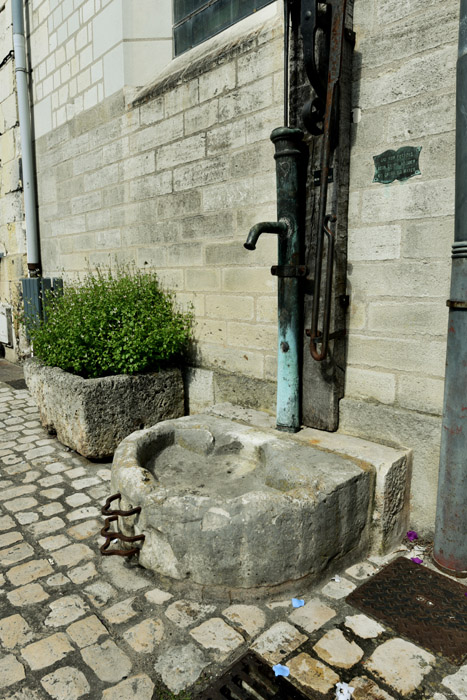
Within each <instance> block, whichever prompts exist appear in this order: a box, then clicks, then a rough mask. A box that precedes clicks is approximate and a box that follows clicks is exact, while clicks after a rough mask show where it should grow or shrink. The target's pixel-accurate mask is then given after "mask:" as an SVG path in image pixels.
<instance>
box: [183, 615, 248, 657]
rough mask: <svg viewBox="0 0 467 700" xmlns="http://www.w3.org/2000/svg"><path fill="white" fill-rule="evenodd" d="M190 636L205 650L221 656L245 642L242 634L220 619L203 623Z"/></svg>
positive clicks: (212, 619) (215, 618) (216, 618)
mask: <svg viewBox="0 0 467 700" xmlns="http://www.w3.org/2000/svg"><path fill="white" fill-rule="evenodd" d="M190 634H191V636H192V637H193V639H196V641H197V642H198V644H201V646H202V647H204V648H205V649H214V650H215V651H217V652H220V653H221V654H228V653H230V652H231V651H233V650H234V649H236V648H237V647H238V646H240V645H241V644H243V642H244V641H245V640H244V639H243V637H242V635H241V634H239V633H238V632H236V631H235V630H234V629H232V627H230V625H228V624H227V623H226V622H224V620H221V618H220V617H213V618H211V619H210V620H206V622H202V623H201V625H199V627H195V628H194V629H192V630H191V631H190Z"/></svg>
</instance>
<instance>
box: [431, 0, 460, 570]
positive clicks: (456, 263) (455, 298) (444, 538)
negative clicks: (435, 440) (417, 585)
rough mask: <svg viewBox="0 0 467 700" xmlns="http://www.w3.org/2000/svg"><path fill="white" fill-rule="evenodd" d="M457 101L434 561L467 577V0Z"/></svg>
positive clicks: (443, 567)
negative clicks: (450, 252) (452, 238)
mask: <svg viewBox="0 0 467 700" xmlns="http://www.w3.org/2000/svg"><path fill="white" fill-rule="evenodd" d="M460 5H461V7H460V24H459V54H458V59H457V99H456V205H455V224H454V229H455V233H454V245H453V247H452V272H451V293H450V299H449V301H448V302H447V305H448V307H449V321H448V340H447V354H446V382H445V388H444V409H443V420H442V433H441V454H440V466H439V482H438V501H437V510H436V526H435V542H434V549H433V560H434V562H435V564H436V565H437V566H438V568H440V569H441V570H443V571H446V572H448V573H450V574H453V575H454V576H459V577H461V576H467V0H461V4H460Z"/></svg>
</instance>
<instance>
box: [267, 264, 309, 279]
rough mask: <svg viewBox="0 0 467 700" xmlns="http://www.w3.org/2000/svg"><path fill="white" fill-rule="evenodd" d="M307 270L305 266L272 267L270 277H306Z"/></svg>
mask: <svg viewBox="0 0 467 700" xmlns="http://www.w3.org/2000/svg"><path fill="white" fill-rule="evenodd" d="M307 274H308V268H307V266H306V265H273V266H272V267H271V275H274V276H275V277H306V276H307Z"/></svg>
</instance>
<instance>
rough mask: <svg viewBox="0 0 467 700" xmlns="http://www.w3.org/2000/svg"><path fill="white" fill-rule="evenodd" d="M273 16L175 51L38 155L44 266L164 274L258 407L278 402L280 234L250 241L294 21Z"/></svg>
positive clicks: (271, 175) (201, 345)
mask: <svg viewBox="0 0 467 700" xmlns="http://www.w3.org/2000/svg"><path fill="white" fill-rule="evenodd" d="M269 13H270V14H269V17H270V19H267V20H266V21H265V20H264V19H263V20H262V21H261V18H259V17H258V18H256V19H255V18H253V19H250V22H251V27H252V28H250V30H249V31H248V32H247V33H246V34H241V35H240V36H239V37H237V38H236V39H235V40H232V39H231V40H230V41H227V42H226V39H225V36H224V37H218V38H217V39H216V40H214V41H213V42H212V41H211V44H210V46H211V51H210V52H208V53H207V52H206V45H204V46H201V47H198V49H194V50H193V51H192V52H190V55H189V56H181V57H179V58H178V59H176V61H174V62H173V66H170V69H167V71H165V73H164V74H163V75H162V76H160V77H159V78H158V79H156V81H155V82H154V83H153V84H152V85H151V86H150V88H149V89H148V90H146V91H145V92H144V93H143V94H142V95H140V98H139V100H138V101H137V102H136V103H135V104H134V105H132V104H128V103H127V102H126V100H125V93H124V92H123V91H118V92H116V93H115V94H114V95H113V96H111V97H109V98H106V99H104V100H103V101H102V102H101V103H100V104H98V105H96V106H95V107H92V108H91V109H89V110H87V111H85V112H82V113H81V114H79V115H77V116H75V117H73V118H72V119H70V120H68V121H66V122H65V123H64V124H63V125H61V126H60V127H57V128H55V129H53V130H52V131H49V132H48V133H47V134H44V135H43V136H42V137H40V138H38V139H37V141H36V151H37V164H38V182H39V204H40V206H39V213H40V226H41V246H42V259H43V266H44V274H46V275H48V276H52V275H64V276H65V277H69V276H72V275H76V274H78V273H79V272H83V271H84V270H85V269H86V267H87V266H88V265H90V266H91V267H92V266H95V265H98V264H109V263H113V262H115V261H116V260H118V261H119V262H124V263H135V264H136V265H137V266H139V267H141V268H148V269H149V268H151V269H156V270H157V272H158V275H159V277H160V279H161V280H162V282H163V283H164V284H165V285H166V286H167V287H169V288H171V289H173V290H176V292H177V296H178V299H179V300H180V302H181V303H183V304H185V305H186V304H189V303H192V304H193V306H194V311H195V314H196V321H197V325H196V340H197V342H196V348H195V351H194V358H193V362H194V363H195V364H196V365H198V366H201V367H204V368H217V369H220V370H226V371H228V373H230V374H229V376H231V375H232V373H234V376H235V377H237V379H236V380H235V381H234V382H233V381H230V380H228V379H225V380H224V382H225V383H227V384H228V386H227V384H224V385H223V386H224V388H223V389H222V388H219V386H218V391H217V394H216V399H217V400H220V399H223V398H230V399H235V392H236V391H237V392H238V390H239V386H240V384H241V383H242V381H243V382H246V383H247V384H246V386H247V387H248V389H247V390H245V391H244V392H243V396H242V398H243V399H244V400H246V401H247V402H248V401H253V399H252V394H253V393H254V392H255V391H256V392H257V391H259V394H261V390H258V386H259V387H260V389H261V387H262V388H264V391H263V392H262V394H261V395H259V394H258V396H256V398H255V399H254V404H255V405H259V406H263V407H265V408H269V409H271V410H274V402H275V398H274V385H273V382H274V381H275V362H276V359H275V358H276V343H277V339H276V334H277V320H276V279H275V278H274V277H273V276H272V275H271V274H270V266H271V265H273V264H275V263H276V262H277V240H276V238H275V237H274V236H271V235H269V236H268V235H264V236H263V237H262V238H261V240H260V242H259V245H258V249H257V250H256V251H255V252H249V251H247V250H245V249H244V248H243V242H244V241H245V240H246V236H247V233H248V231H249V229H250V227H251V226H252V225H253V224H254V223H256V222H258V221H261V220H270V219H274V218H275V217H276V205H275V196H276V183H275V161H274V158H273V154H274V148H273V145H272V144H271V142H270V140H269V135H270V133H271V131H272V129H273V128H275V127H276V126H278V125H281V123H282V119H283V107H282V101H283V80H282V61H283V58H282V23H281V15H280V12H277V13H276V8H275V7H274V13H273V14H272V15H271V9H270V8H269ZM259 14H260V13H258V15H259ZM267 16H268V15H267V14H266V17H267ZM230 38H231V37H230ZM199 376H200V375H198V378H199ZM238 377H240V379H238ZM249 380H252V381H253V380H255V381H256V384H255V383H254V382H253V384H251V385H250V384H249V383H248V382H249ZM237 396H238V394H237ZM212 399H213V394H212V393H211V394H208V396H207V397H206V401H207V402H208V403H209V402H212ZM239 400H241V399H240V397H239Z"/></svg>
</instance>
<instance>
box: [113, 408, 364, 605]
mask: <svg viewBox="0 0 467 700" xmlns="http://www.w3.org/2000/svg"><path fill="white" fill-rule="evenodd" d="M371 478H372V474H371V473H370V472H369V471H368V470H365V469H362V468H361V467H360V466H358V465H357V464H356V463H355V462H354V461H352V460H350V459H344V458H342V457H339V456H337V455H334V454H332V453H328V452H326V451H323V450H318V449H316V448H314V447H312V446H308V445H303V444H299V443H297V442H296V441H294V440H293V439H292V438H291V437H289V436H287V435H283V434H282V433H278V432H277V431H274V430H260V429H257V428H251V427H249V426H245V425H240V424H237V423H235V422H233V421H231V420H226V419H223V418H219V417H217V416H214V415H198V416H190V417H186V418H178V419H176V420H169V421H164V422H162V423H159V424H158V425H156V426H154V427H152V428H149V429H147V430H142V431H139V432H136V433H133V434H132V435H130V436H129V437H127V438H126V439H125V440H123V442H122V443H121V444H120V446H119V447H118V449H117V451H116V453H115V456H114V460H113V465H112V490H113V492H120V493H121V494H122V501H121V504H122V505H121V507H122V508H123V509H127V508H132V507H135V506H141V513H140V514H139V515H137V516H133V518H131V519H128V518H127V519H125V522H123V521H122V522H121V524H120V528H121V531H123V532H124V533H125V534H129V535H131V534H141V533H143V534H144V535H145V540H144V543H143V545H142V548H141V552H140V556H139V561H140V564H142V565H143V566H145V567H146V568H148V569H152V570H153V571H155V572H156V573H158V574H160V575H164V576H168V577H170V578H172V579H175V580H177V581H190V584H191V585H193V584H197V585H199V586H202V587H203V588H204V589H205V588H208V589H209V588H212V589H216V588H219V587H220V588H222V589H227V590H228V591H230V592H231V594H232V595H233V596H234V597H238V596H239V595H240V597H241V593H242V591H243V592H246V591H248V590H250V591H251V589H255V590H256V591H259V592H261V591H265V592H266V591H269V590H270V589H271V588H276V587H282V586H287V585H290V586H292V587H293V586H294V585H296V583H297V582H301V583H303V581H304V580H307V579H310V580H312V579H317V578H319V577H320V574H321V575H322V572H324V570H325V569H326V567H327V566H328V564H329V562H330V561H333V564H334V565H336V564H338V563H339V561H341V560H346V561H348V560H349V555H350V557H352V555H353V557H354V558H355V556H357V555H358V553H359V552H361V551H363V550H364V549H365V547H366V546H367V544H368V527H367V526H368V522H367V521H368V519H369V499H370V493H371Z"/></svg>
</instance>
